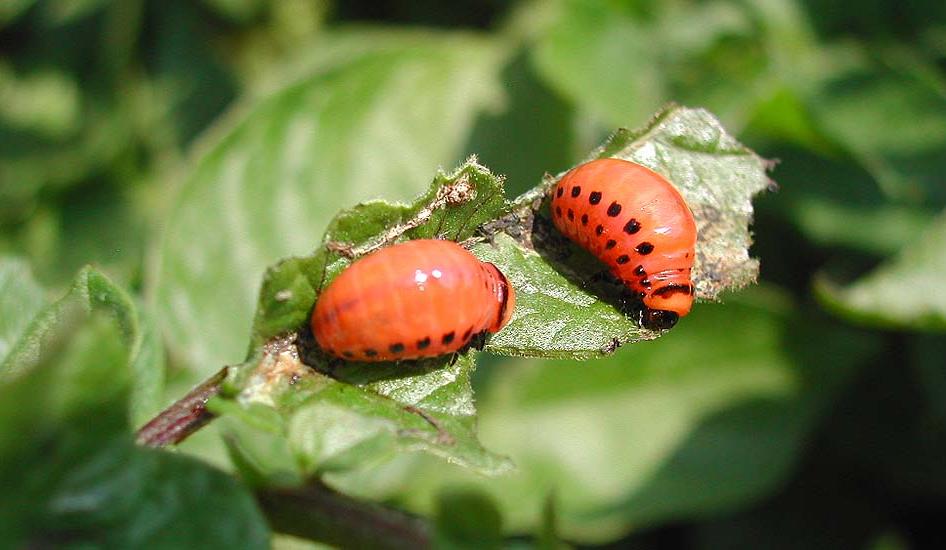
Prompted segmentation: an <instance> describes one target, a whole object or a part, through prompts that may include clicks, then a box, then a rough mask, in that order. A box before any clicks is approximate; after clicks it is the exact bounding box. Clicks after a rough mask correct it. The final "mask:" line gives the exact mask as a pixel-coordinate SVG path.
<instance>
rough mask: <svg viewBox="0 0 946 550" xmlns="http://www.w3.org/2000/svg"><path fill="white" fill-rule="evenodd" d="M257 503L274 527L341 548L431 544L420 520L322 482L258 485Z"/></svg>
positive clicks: (409, 546) (387, 547)
mask: <svg viewBox="0 0 946 550" xmlns="http://www.w3.org/2000/svg"><path fill="white" fill-rule="evenodd" d="M256 499H257V502H259V505H260V508H262V510H263V513H264V514H266V518H267V519H268V520H269V523H270V525H271V526H272V527H273V529H274V530H275V531H278V532H280V533H285V534H289V535H294V536H297V537H302V538H306V539H309V540H314V541H318V542H323V543H327V544H331V545H336V546H341V547H345V548H384V549H392V550H393V549H412V550H419V549H423V548H430V546H431V544H432V543H431V529H430V526H429V525H428V524H427V522H425V521H424V520H422V519H420V518H418V517H416V516H412V515H410V514H407V513H404V512H400V511H397V510H394V509H391V508H385V507H383V506H380V505H377V504H373V503H370V502H365V501H361V500H356V499H353V498H351V497H348V496H345V495H343V494H340V493H338V492H336V491H334V490H332V489H330V488H329V487H327V486H325V485H324V484H322V483H319V482H315V483H312V484H310V485H307V486H305V487H299V488H285V489H261V490H259V491H257V493H256Z"/></svg>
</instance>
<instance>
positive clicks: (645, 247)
mask: <svg viewBox="0 0 946 550" xmlns="http://www.w3.org/2000/svg"><path fill="white" fill-rule="evenodd" d="M634 250H636V251H637V253H638V254H645V255H646V254H650V253H651V252H653V251H654V245H652V244H650V243H649V242H647V241H644V242H642V243H641V244H639V245H637V246H636V247H634Z"/></svg>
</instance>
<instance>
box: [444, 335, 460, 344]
mask: <svg viewBox="0 0 946 550" xmlns="http://www.w3.org/2000/svg"><path fill="white" fill-rule="evenodd" d="M456 336H457V335H456V333H453V332H448V333H446V334H444V335H443V338H441V339H440V341H441V342H443V343H444V344H449V343H450V342H453V339H454V338H456Z"/></svg>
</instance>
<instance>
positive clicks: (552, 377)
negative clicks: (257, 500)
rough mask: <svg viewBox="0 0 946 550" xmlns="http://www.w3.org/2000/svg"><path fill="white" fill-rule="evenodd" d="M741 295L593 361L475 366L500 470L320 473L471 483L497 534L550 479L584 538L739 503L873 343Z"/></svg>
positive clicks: (772, 476) (792, 457) (411, 491)
mask: <svg viewBox="0 0 946 550" xmlns="http://www.w3.org/2000/svg"><path fill="white" fill-rule="evenodd" d="M749 298H750V297H749V296H744V297H742V298H739V299H735V298H734V299H731V300H729V301H728V303H727V304H726V306H725V307H722V306H704V307H700V308H697V309H695V310H694V311H693V313H692V314H691V316H692V318H688V319H687V322H686V323H685V324H681V325H680V326H678V327H676V328H675V329H674V330H672V331H670V333H669V334H667V335H666V336H665V337H663V338H661V339H660V340H658V341H657V342H654V343H651V344H648V345H641V346H632V347H631V348H629V349H626V350H624V349H622V350H621V351H620V352H618V353H616V354H614V355H612V356H610V357H608V358H605V359H601V360H598V361H594V362H584V363H576V362H571V361H541V362H539V361H532V360H523V361H519V362H515V363H513V362H509V361H506V362H503V363H502V364H495V365H489V366H488V368H485V369H484V368H481V374H484V375H486V376H487V378H486V379H485V385H484V387H482V388H481V389H480V391H479V392H478V393H477V408H478V410H479V429H480V434H481V435H480V437H481V438H482V439H483V440H484V441H489V442H490V444H491V445H495V446H497V448H501V449H503V450H504V451H505V452H509V453H510V455H511V457H512V458H513V460H514V461H515V462H516V464H517V465H518V466H519V468H518V470H517V471H516V472H514V473H511V474H509V475H507V476H504V477H503V478H499V479H495V480H488V479H477V478H476V477H474V476H471V475H469V474H467V473H465V472H463V471H461V470H460V469H457V468H452V467H449V466H445V465H440V464H436V463H434V462H433V461H430V460H421V459H415V460H408V459H407V458H404V459H402V460H400V461H397V462H395V463H393V464H392V465H391V466H390V468H388V469H387V470H378V469H373V470H371V471H370V472H368V471H367V470H365V469H363V470H358V471H355V472H352V473H350V474H333V475H331V476H329V477H328V481H329V482H331V483H332V484H333V486H336V487H340V488H342V489H344V490H347V491H349V492H355V493H358V494H364V495H372V496H373V497H374V498H384V499H400V500H402V501H404V502H406V503H407V505H408V506H409V507H410V508H411V509H414V510H415V511H419V512H426V511H428V509H429V502H430V499H432V498H433V495H435V494H437V493H438V492H439V491H440V490H441V488H442V487H444V486H453V485H456V484H461V485H465V484H471V485H472V486H474V487H477V488H480V489H482V490H484V491H486V492H487V493H488V494H490V495H492V496H493V498H495V499H496V501H497V502H498V503H499V507H500V511H501V514H502V517H503V518H504V521H505V522H506V524H507V530H508V531H510V532H534V531H535V529H536V528H537V526H538V525H540V522H541V518H540V513H539V511H540V510H541V509H542V506H543V499H544V498H545V496H546V495H547V494H549V492H550V491H554V492H555V494H556V495H557V497H558V498H557V504H558V505H559V506H558V523H559V526H560V532H561V534H562V536H563V537H564V538H566V539H567V540H580V541H586V542H603V541H607V540H611V538H612V537H615V536H617V535H619V534H621V533H624V532H626V531H628V530H630V529H634V528H643V527H645V526H648V525H652V524H655V523H658V522H664V521H668V520H671V519H684V518H689V517H693V516H697V515H704V514H708V513H724V512H725V511H727V510H732V509H734V508H736V507H738V506H741V505H744V504H746V503H747V502H751V501H754V500H756V499H758V498H760V497H762V496H764V495H767V494H769V493H770V492H771V491H772V490H774V489H775V488H777V487H778V485H779V484H780V483H781V482H782V481H783V480H784V479H785V478H786V476H787V475H788V474H789V473H790V472H791V471H792V468H793V466H794V464H795V462H796V459H797V458H798V456H799V454H800V453H801V452H802V450H803V448H804V443H805V441H807V438H808V437H809V434H810V433H811V430H812V429H813V427H814V426H815V422H816V421H817V420H818V418H819V416H820V414H821V412H822V411H823V410H824V407H825V405H826V404H828V403H830V402H831V400H832V399H833V398H834V396H835V395H836V392H837V391H838V390H839V389H840V388H841V387H843V385H844V383H845V382H846V381H847V380H848V378H849V376H850V375H851V373H852V372H853V368H854V367H855V365H857V364H858V363H859V362H860V361H861V360H863V359H864V358H866V357H869V356H870V355H871V354H872V353H876V350H877V346H876V341H875V339H873V338H872V337H870V336H869V335H866V334H863V333H860V332H856V331H853V330H850V329H846V328H843V327H839V326H837V325H834V324H830V323H826V322H824V321H823V320H819V319H817V318H816V317H813V316H812V314H811V312H804V311H798V310H794V309H793V308H792V307H791V306H790V305H789V304H788V303H787V301H786V300H785V299H784V297H782V296H779V295H775V296H767V295H765V294H762V293H756V294H755V296H754V298H753V299H751V300H750V299H749ZM732 335H738V338H733V337H732ZM484 370H485V371H486V372H483V371H484ZM405 472H406V473H405Z"/></svg>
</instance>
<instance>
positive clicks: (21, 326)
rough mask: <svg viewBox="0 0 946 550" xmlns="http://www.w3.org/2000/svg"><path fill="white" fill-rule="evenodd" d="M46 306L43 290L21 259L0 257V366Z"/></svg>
mask: <svg viewBox="0 0 946 550" xmlns="http://www.w3.org/2000/svg"><path fill="white" fill-rule="evenodd" d="M45 305H46V298H45V296H44V293H43V289H42V288H41V287H40V286H39V284H37V283H36V281H35V280H34V279H33V274H32V273H31V272H30V268H29V265H27V264H26V262H24V261H23V260H20V259H17V258H10V257H0V365H2V364H3V362H4V359H5V358H6V356H7V354H8V353H9V351H10V350H11V348H12V347H13V345H14V344H15V343H16V342H17V341H18V340H19V339H20V336H21V335H22V334H23V333H24V332H25V331H26V329H27V327H28V326H29V324H30V321H32V320H33V317H34V316H35V315H36V314H37V313H39V311H40V310H41V309H42V308H43V306H45Z"/></svg>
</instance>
